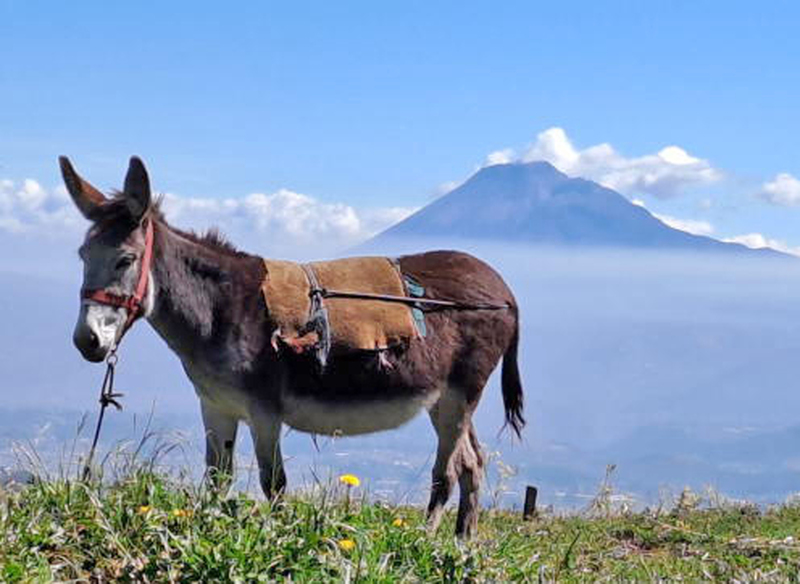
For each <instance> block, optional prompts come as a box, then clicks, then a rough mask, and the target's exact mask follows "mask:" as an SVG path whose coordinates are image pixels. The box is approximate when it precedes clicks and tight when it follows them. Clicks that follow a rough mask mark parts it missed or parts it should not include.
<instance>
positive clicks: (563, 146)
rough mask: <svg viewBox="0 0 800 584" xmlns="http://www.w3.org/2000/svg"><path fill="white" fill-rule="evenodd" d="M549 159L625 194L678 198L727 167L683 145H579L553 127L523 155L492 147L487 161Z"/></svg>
mask: <svg viewBox="0 0 800 584" xmlns="http://www.w3.org/2000/svg"><path fill="white" fill-rule="evenodd" d="M515 160H518V161H522V162H532V161H535V160H546V161H547V162H550V163H551V164H552V165H553V166H555V167H556V168H558V169H559V170H561V171H562V172H564V173H566V174H569V175H572V176H580V177H583V178H588V179H591V180H595V181H597V182H599V183H600V184H602V185H605V186H607V187H609V188H612V189H614V190H617V191H620V192H621V193H624V194H626V195H630V196H633V195H635V194H641V193H646V194H649V195H653V196H656V197H660V198H669V197H674V196H676V195H678V194H680V193H681V192H682V191H683V190H684V189H685V188H686V187H689V186H692V185H702V184H709V183H713V182H716V181H718V180H720V179H721V178H722V172H721V171H720V170H718V169H716V168H714V167H712V166H711V164H710V163H709V162H708V161H707V160H703V159H701V158H697V157H695V156H692V155H691V154H689V153H688V152H686V150H684V149H683V148H680V147H679V146H674V145H673V146H666V147H664V148H662V149H661V150H659V151H658V152H657V153H656V154H647V155H644V156H639V157H635V158H627V157H625V156H623V155H622V154H620V153H619V152H617V151H616V150H615V149H614V147H613V146H611V145H610V144H608V143H603V144H597V145H595V146H590V147H588V148H585V149H583V150H580V149H578V148H576V147H575V146H574V145H573V143H572V141H571V140H570V138H569V136H567V133H566V132H565V131H564V129H563V128H558V127H554V128H549V129H547V130H545V131H544V132H541V133H540V134H539V135H538V136H537V137H536V141H535V142H534V143H533V144H532V145H531V146H529V147H528V149H527V150H526V151H525V152H523V153H522V154H521V155H519V156H517V155H515V154H514V152H513V151H511V150H501V151H498V152H493V153H492V154H490V155H489V157H488V158H487V161H486V163H485V166H488V165H490V164H502V163H503V162H504V161H505V162H512V161H515Z"/></svg>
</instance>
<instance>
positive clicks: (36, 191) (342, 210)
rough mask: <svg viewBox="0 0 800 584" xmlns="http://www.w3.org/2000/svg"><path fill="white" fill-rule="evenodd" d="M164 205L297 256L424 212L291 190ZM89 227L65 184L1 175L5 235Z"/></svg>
mask: <svg viewBox="0 0 800 584" xmlns="http://www.w3.org/2000/svg"><path fill="white" fill-rule="evenodd" d="M162 208H163V210H164V214H165V215H166V217H167V219H168V220H169V221H170V222H171V223H173V224H175V225H176V226H178V227H181V228H191V229H197V230H203V229H208V228H211V227H220V228H222V229H223V231H225V233H226V234H227V235H228V236H229V237H230V238H231V240H232V241H234V242H236V243H244V244H249V245H250V246H256V248H255V249H254V250H253V251H260V252H262V253H285V254H288V255H293V256H299V255H303V254H304V253H311V252H312V251H313V250H314V249H317V250H319V252H318V253H331V252H333V251H340V250H341V249H343V248H346V247H348V246H352V245H355V244H356V243H359V242H360V241H363V240H364V239H367V238H369V237H371V236H373V235H375V234H376V233H378V232H380V231H382V230H384V229H386V228H387V227H389V226H390V225H392V224H394V223H397V222H398V221H400V220H402V219H404V218H405V217H407V216H408V215H410V214H411V213H413V212H414V211H415V210H416V209H414V208H406V207H379V208H372V209H369V208H366V209H356V208H354V207H352V206H350V205H346V204H343V203H325V202H322V201H319V200H318V199H315V198H314V197H311V196H308V195H303V194H301V193H296V192H294V191H290V190H288V189H281V190H279V191H277V192H275V193H271V194H264V193H253V194H250V195H246V196H243V197H238V198H236V197H231V198H225V199H213V198H200V197H184V196H180V195H175V194H167V195H165V196H164V202H163V207H162ZM86 225H87V223H86V221H85V220H84V219H83V218H82V217H81V216H80V214H79V213H78V211H77V210H76V209H75V206H74V205H73V203H72V201H71V200H70V197H69V195H68V194H67V192H66V190H65V189H64V188H63V187H57V188H54V189H46V188H44V187H43V186H42V185H41V184H40V183H39V182H37V181H35V180H32V179H26V180H24V181H22V182H15V181H12V180H7V179H4V180H0V233H4V234H6V235H10V236H15V235H20V236H24V235H28V236H36V237H39V236H42V237H47V238H48V239H52V238H59V237H61V238H65V239H70V240H73V241H77V238H78V237H79V236H80V233H82V231H83V230H84V229H85V228H86Z"/></svg>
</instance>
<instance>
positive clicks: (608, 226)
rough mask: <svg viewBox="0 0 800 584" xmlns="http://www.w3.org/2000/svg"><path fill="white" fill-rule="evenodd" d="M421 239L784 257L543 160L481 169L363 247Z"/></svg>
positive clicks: (373, 247)
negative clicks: (653, 209) (686, 223)
mask: <svg viewBox="0 0 800 584" xmlns="http://www.w3.org/2000/svg"><path fill="white" fill-rule="evenodd" d="M421 238H426V239H432V238H434V239H436V240H437V241H444V240H448V239H452V240H465V239H470V240H495V241H503V242H518V243H536V244H544V245H552V246H592V247H595V246H597V247H623V248H645V249H664V250H696V251H703V252H723V253H739V254H751V255H752V254H757V255H760V256H775V257H781V256H784V257H785V254H782V253H780V252H777V251H775V250H771V249H760V250H754V249H751V248H748V247H746V246H744V245H741V244H738V243H725V242H722V241H718V240H716V239H712V238H710V237H704V236H700V235H693V234H691V233H687V232H685V231H680V230H678V229H674V228H672V227H669V226H668V225H666V224H664V223H663V222H661V221H660V220H658V219H657V218H655V217H654V216H653V215H652V214H650V213H649V212H648V211H647V210H646V209H644V208H643V207H641V206H638V205H634V204H633V203H631V202H630V201H629V200H628V199H626V198H625V197H624V196H622V195H621V194H619V193H617V192H616V191H613V190H611V189H609V188H606V187H604V186H602V185H599V184H598V183H596V182H593V181H590V180H585V179H582V178H570V177H569V176H567V175H565V174H564V173H562V172H560V171H559V170H557V169H556V168H555V167H554V166H553V165H551V164H550V163H548V162H530V163H514V164H498V165H494V166H489V167H486V168H483V169H481V170H480V171H478V172H477V173H475V174H474V175H473V176H472V177H470V178H469V179H468V180H467V181H466V182H465V183H464V184H462V185H461V186H459V187H457V188H456V189H454V190H452V191H451V192H449V193H447V194H446V195H444V196H443V197H441V198H439V199H437V200H436V201H434V202H433V203H431V204H430V205H428V206H427V207H424V208H423V209H421V210H419V211H417V212H416V213H414V214H413V215H411V216H410V217H407V218H406V219H405V220H403V221H401V222H400V223H397V224H396V225H393V226H392V227H390V228H389V229H387V230H385V231H384V232H382V233H380V234H378V235H377V236H375V237H374V238H373V239H372V240H370V241H369V242H367V244H365V245H366V247H369V248H372V249H375V248H377V247H380V246H382V244H384V243H387V244H388V243H390V242H397V241H398V240H408V239H421Z"/></svg>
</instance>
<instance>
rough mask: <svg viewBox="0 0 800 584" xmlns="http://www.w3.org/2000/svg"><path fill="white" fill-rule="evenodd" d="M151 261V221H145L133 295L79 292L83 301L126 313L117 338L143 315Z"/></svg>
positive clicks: (100, 291)
mask: <svg viewBox="0 0 800 584" xmlns="http://www.w3.org/2000/svg"><path fill="white" fill-rule="evenodd" d="M152 260H153V221H152V219H150V220H148V221H147V227H145V234H144V253H143V254H142V263H141V266H140V268H139V281H138V282H137V284H136V290H135V291H134V293H133V294H129V295H120V294H114V293H112V292H107V291H106V290H103V289H96V290H86V289H84V290H81V298H83V299H84V300H94V301H95V302H97V303H99V304H107V305H108V306H116V307H117V308H124V309H125V310H127V311H128V319H127V320H126V321H125V326H123V327H122V333H121V334H120V336H119V338H120V339H122V335H124V334H125V332H126V331H127V330H128V329H129V328H130V326H131V325H132V324H133V323H134V321H135V320H136V319H137V318H139V317H140V316H142V314H144V309H143V308H142V300H143V299H144V295H145V294H147V281H148V279H149V276H150V264H151V263H152Z"/></svg>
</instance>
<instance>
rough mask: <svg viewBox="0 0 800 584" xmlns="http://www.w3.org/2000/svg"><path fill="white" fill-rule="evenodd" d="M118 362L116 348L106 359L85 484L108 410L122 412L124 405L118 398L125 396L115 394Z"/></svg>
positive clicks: (85, 468) (89, 475)
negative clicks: (109, 408) (115, 372)
mask: <svg viewBox="0 0 800 584" xmlns="http://www.w3.org/2000/svg"><path fill="white" fill-rule="evenodd" d="M118 361H119V357H118V356H117V347H116V346H115V347H112V348H111V351H110V352H109V354H108V356H107V357H106V375H105V377H103V384H102V385H101V386H100V400H99V401H100V414H99V415H98V416H97V427H95V429H94V439H93V440H92V448H91V450H89V456H88V457H87V458H86V464H85V465H84V467H83V473H82V477H81V480H82V481H83V482H86V481H87V480H88V479H89V478H90V477H91V476H92V460H93V459H94V452H95V450H96V449H97V441H98V440H99V439H100V428H101V427H102V426H103V418H104V417H105V414H106V408H107V407H108V406H110V405H111V406H114V407H115V408H117V411H122V404H120V403H119V402H118V401H117V398H120V397H122V396H123V395H124V394H122V393H114V368H115V367H116V366H117V362H118Z"/></svg>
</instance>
